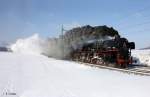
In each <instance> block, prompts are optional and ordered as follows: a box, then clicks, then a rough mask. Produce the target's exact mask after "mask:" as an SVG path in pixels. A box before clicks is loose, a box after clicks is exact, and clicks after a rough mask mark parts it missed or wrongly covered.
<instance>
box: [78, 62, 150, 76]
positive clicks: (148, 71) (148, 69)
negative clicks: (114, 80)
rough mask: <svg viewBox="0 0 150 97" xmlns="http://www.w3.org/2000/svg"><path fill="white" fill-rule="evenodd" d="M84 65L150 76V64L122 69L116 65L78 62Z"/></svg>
mask: <svg viewBox="0 0 150 97" xmlns="http://www.w3.org/2000/svg"><path fill="white" fill-rule="evenodd" d="M78 63H80V64H83V65H87V66H91V67H96V68H101V69H109V70H114V71H119V72H123V73H128V74H135V75H142V76H150V66H142V65H139V66H135V67H132V68H126V69H120V68H115V67H110V66H109V67H108V66H104V65H96V64H91V63H84V62H78Z"/></svg>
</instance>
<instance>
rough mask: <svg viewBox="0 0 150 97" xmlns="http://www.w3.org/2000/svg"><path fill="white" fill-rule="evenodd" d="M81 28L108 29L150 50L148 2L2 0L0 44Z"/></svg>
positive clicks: (117, 0)
mask: <svg viewBox="0 0 150 97" xmlns="http://www.w3.org/2000/svg"><path fill="white" fill-rule="evenodd" d="M62 24H63V25H64V27H65V28H66V29H69V28H71V27H74V26H81V25H87V24H89V25H92V26H95V25H108V26H112V27H114V28H115V29H116V30H118V31H119V32H120V34H121V35H122V36H124V37H127V38H128V39H129V40H130V41H135V42H136V47H137V48H141V47H146V46H150V32H149V30H150V1H149V0H0V41H4V42H14V41H15V40H16V39H17V38H20V37H27V36H30V35H32V34H33V33H39V34H40V35H41V36H42V37H54V36H58V35H59V34H60V31H61V25H62Z"/></svg>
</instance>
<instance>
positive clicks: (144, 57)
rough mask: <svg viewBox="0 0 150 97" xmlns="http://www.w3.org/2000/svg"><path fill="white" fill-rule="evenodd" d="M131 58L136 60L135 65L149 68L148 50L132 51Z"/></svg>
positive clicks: (149, 56)
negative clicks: (138, 64) (143, 65)
mask: <svg viewBox="0 0 150 97" xmlns="http://www.w3.org/2000/svg"><path fill="white" fill-rule="evenodd" d="M132 56H133V57H135V59H137V60H138V61H137V63H141V64H145V65H149V66H150V50H133V51H132Z"/></svg>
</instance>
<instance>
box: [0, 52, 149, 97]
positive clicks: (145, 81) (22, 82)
mask: <svg viewBox="0 0 150 97" xmlns="http://www.w3.org/2000/svg"><path fill="white" fill-rule="evenodd" d="M9 93H16V95H8V94H9ZM0 97H150V77H148V76H139V75H133V74H131V75H130V74H126V73H121V72H117V71H111V70H107V69H98V68H91V67H88V66H83V65H81V64H78V63H75V62H68V61H63V60H56V59H52V58H47V57H45V56H42V55H28V54H19V53H6V52H0Z"/></svg>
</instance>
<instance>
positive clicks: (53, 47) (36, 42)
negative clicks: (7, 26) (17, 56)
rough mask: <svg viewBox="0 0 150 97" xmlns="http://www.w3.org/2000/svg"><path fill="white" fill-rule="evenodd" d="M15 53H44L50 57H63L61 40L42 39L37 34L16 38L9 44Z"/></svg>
mask: <svg viewBox="0 0 150 97" xmlns="http://www.w3.org/2000/svg"><path fill="white" fill-rule="evenodd" d="M10 48H11V50H12V51H13V52H15V53H24V54H44V55H46V56H50V57H59V58H61V57H63V56H64V55H63V54H64V53H62V42H61V40H58V39H56V38H51V39H42V38H40V37H39V35H38V34H34V35H33V36H31V37H28V38H25V39H18V40H17V41H16V43H14V44H12V45H11V46H10Z"/></svg>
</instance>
